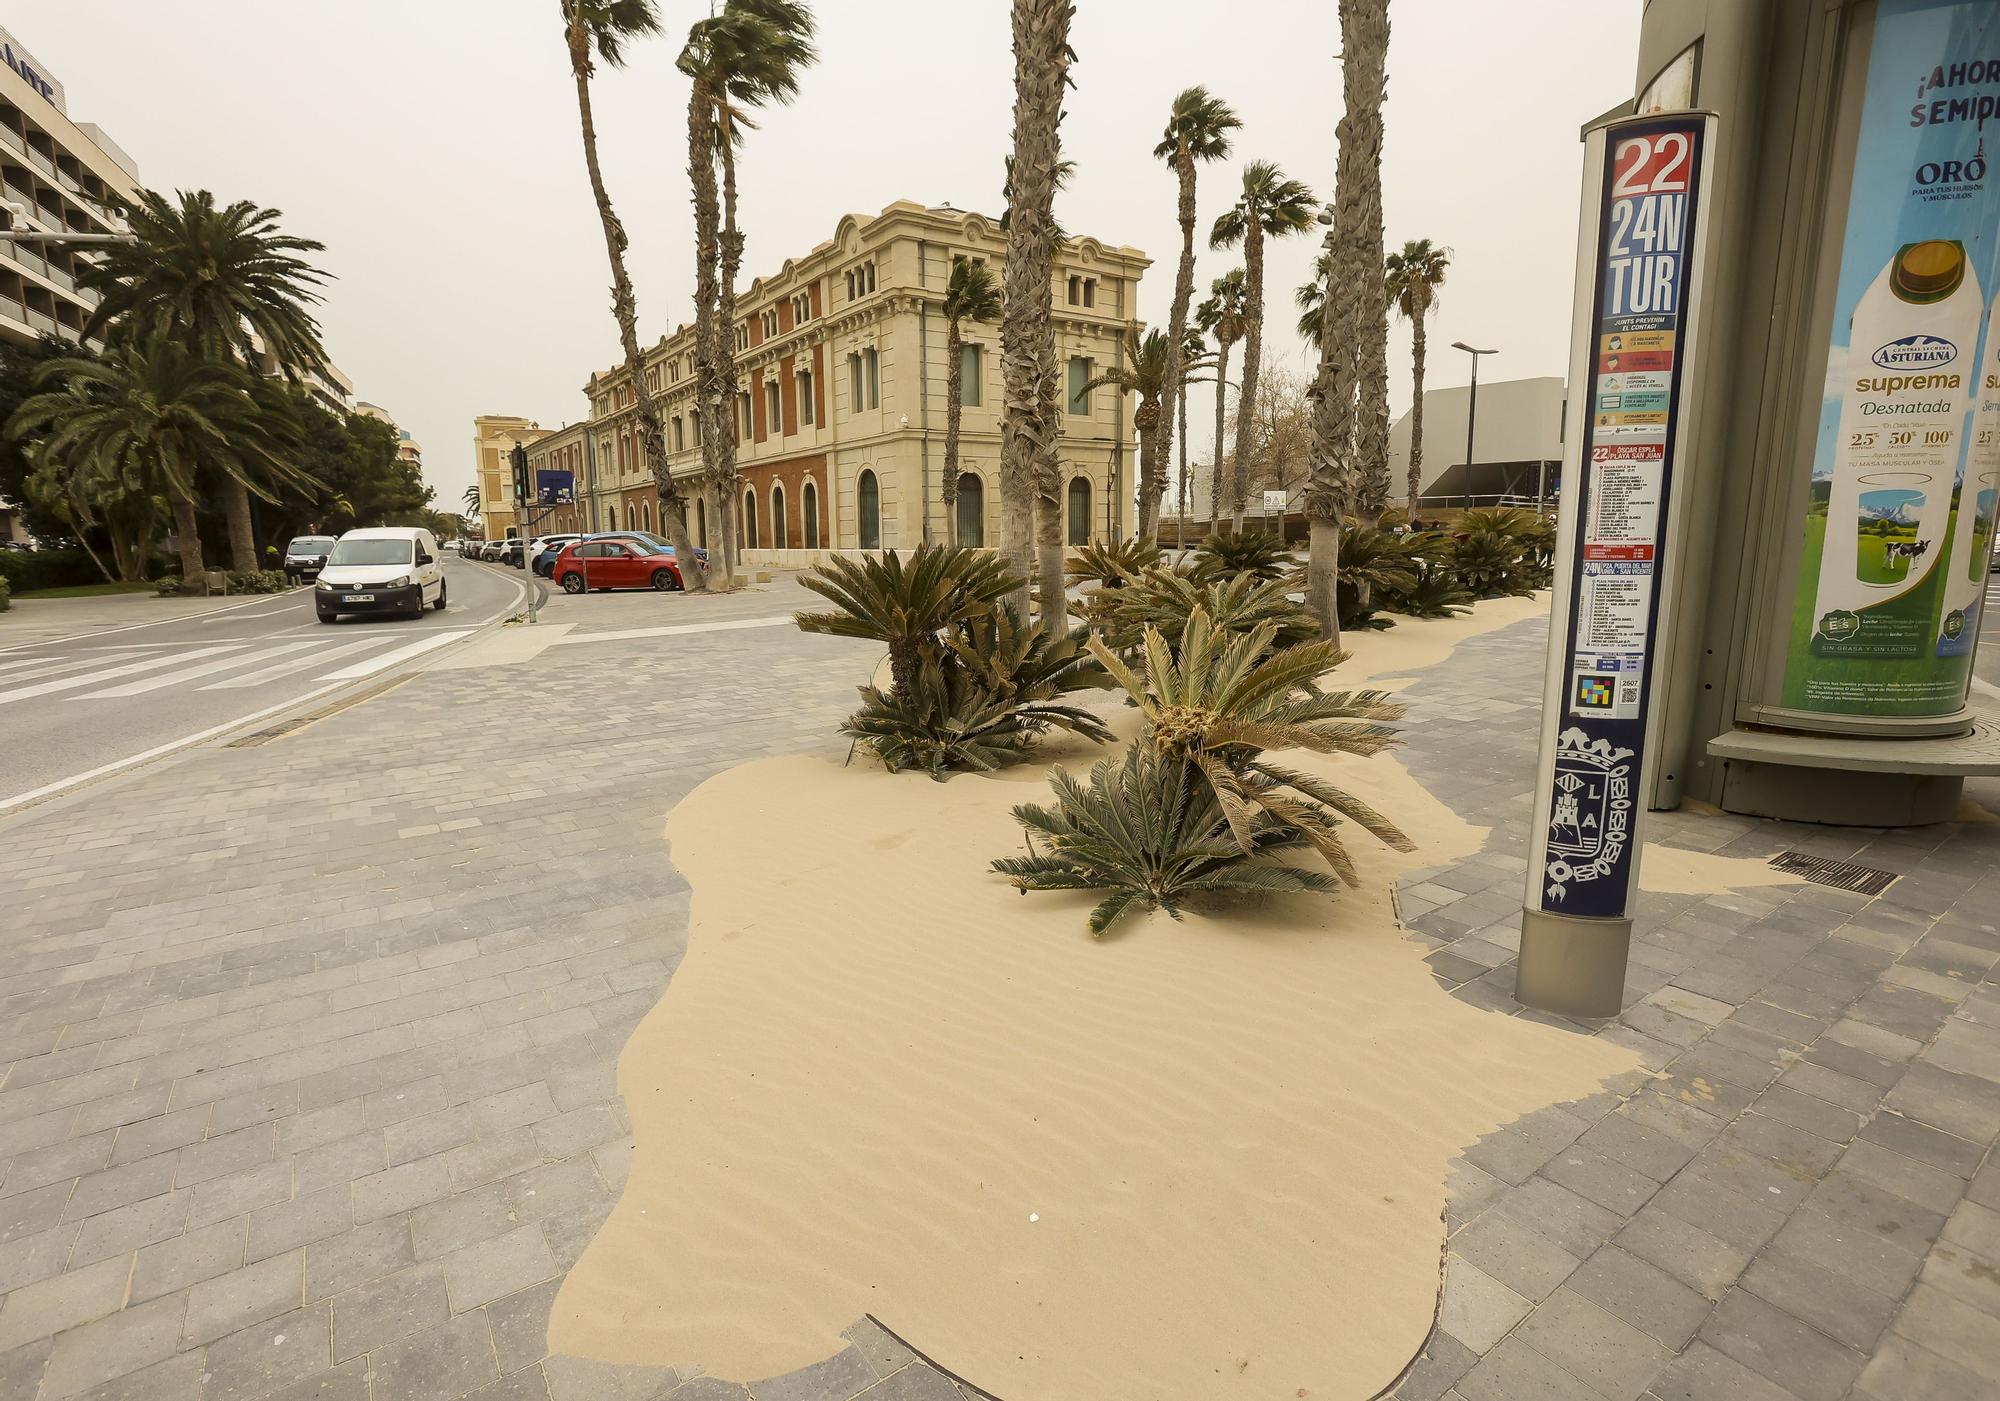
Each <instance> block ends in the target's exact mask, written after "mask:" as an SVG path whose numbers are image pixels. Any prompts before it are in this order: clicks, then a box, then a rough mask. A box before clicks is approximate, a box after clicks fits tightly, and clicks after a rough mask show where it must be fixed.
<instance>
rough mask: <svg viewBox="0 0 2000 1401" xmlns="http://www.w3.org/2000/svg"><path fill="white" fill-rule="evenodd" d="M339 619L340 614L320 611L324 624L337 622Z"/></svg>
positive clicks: (320, 617) (320, 618)
mask: <svg viewBox="0 0 2000 1401" xmlns="http://www.w3.org/2000/svg"><path fill="white" fill-rule="evenodd" d="M339 618H340V615H339V614H338V613H329V612H327V611H326V610H325V609H321V610H319V620H320V621H321V622H322V623H331V622H337V621H338V620H339Z"/></svg>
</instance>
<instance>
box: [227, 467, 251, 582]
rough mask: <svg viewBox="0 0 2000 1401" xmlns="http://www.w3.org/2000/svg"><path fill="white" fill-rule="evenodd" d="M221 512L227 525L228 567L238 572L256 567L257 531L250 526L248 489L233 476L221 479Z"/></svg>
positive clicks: (245, 572)
mask: <svg viewBox="0 0 2000 1401" xmlns="http://www.w3.org/2000/svg"><path fill="white" fill-rule="evenodd" d="M222 514H223V519H224V520H225V521H226V522H227V523H228V526H229V567H230V568H231V569H233V570H235V571H236V572H237V573H239V574H247V573H250V572H252V571H254V570H255V569H257V567H258V565H257V533H256V531H254V530H253V529H251V526H250V489H249V488H248V487H246V486H244V485H243V483H241V482H239V481H237V480H236V479H235V478H234V477H224V478H223V479H222Z"/></svg>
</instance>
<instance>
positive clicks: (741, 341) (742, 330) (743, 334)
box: [736, 323, 750, 351]
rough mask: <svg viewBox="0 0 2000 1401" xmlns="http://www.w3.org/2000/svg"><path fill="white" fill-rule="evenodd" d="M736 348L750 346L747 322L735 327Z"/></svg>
mask: <svg viewBox="0 0 2000 1401" xmlns="http://www.w3.org/2000/svg"><path fill="white" fill-rule="evenodd" d="M736 348H737V350H739V351H744V350H748V349H749V348H750V327H749V325H748V324H747V323H746V324H745V325H742V326H738V327H737V328H736Z"/></svg>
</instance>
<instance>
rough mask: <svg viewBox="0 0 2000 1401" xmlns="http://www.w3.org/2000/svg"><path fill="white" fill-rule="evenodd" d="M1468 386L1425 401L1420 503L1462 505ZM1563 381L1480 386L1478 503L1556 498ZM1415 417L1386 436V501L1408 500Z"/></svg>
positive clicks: (1475, 462)
mask: <svg viewBox="0 0 2000 1401" xmlns="http://www.w3.org/2000/svg"><path fill="white" fill-rule="evenodd" d="M1471 397H1472V396H1471V391H1470V389H1469V388H1468V387H1467V386H1465V385H1462V384H1461V385H1458V386H1456V387H1454V388H1451V389H1433V390H1430V391H1429V392H1427V393H1426V394H1425V395H1424V457H1423V467H1422V476H1423V481H1422V487H1421V490H1422V493H1423V502H1422V504H1424V505H1428V506H1458V505H1463V504H1464V502H1465V493H1466V486H1467V482H1466V470H1465V460H1466V456H1465V418H1466V411H1467V408H1468V405H1469V404H1470V402H1471ZM1566 398H1567V394H1566V393H1565V391H1564V388H1563V381H1562V379H1561V378H1560V377H1558V376H1553V375H1551V376H1546V377H1543V378H1540V379H1503V380H1495V381H1492V382H1490V383H1486V384H1482V385H1480V386H1479V413H1478V419H1477V422H1475V423H1474V425H1473V430H1474V441H1473V444H1472V473H1471V478H1472V480H1471V489H1472V495H1473V498H1474V500H1475V501H1476V502H1478V503H1479V504H1482V505H1488V504H1491V503H1492V502H1493V501H1494V500H1496V499H1497V498H1499V497H1502V496H1519V497H1533V496H1535V495H1536V494H1537V491H1538V490H1541V491H1544V492H1545V493H1546V495H1547V496H1548V497H1549V498H1551V499H1553V498H1554V496H1555V494H1556V482H1557V475H1558V473H1559V472H1560V470H1561V467H1562V442H1563V403H1564V401H1565V399H1566ZM1409 480H1410V415H1409V414H1407V413H1406V414H1404V415H1403V416H1402V417H1401V418H1400V419H1398V420H1396V423H1395V425H1394V426H1393V427H1391V428H1390V430H1389V497H1390V499H1391V500H1392V501H1398V502H1401V501H1403V500H1404V499H1405V498H1406V497H1407V496H1408V495H1409Z"/></svg>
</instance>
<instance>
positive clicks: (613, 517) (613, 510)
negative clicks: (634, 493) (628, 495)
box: [611, 506, 618, 530]
mask: <svg viewBox="0 0 2000 1401" xmlns="http://www.w3.org/2000/svg"><path fill="white" fill-rule="evenodd" d="M611 528H612V529H613V530H616V529H617V528H618V508H617V507H616V506H613V507H612V508H611Z"/></svg>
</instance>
